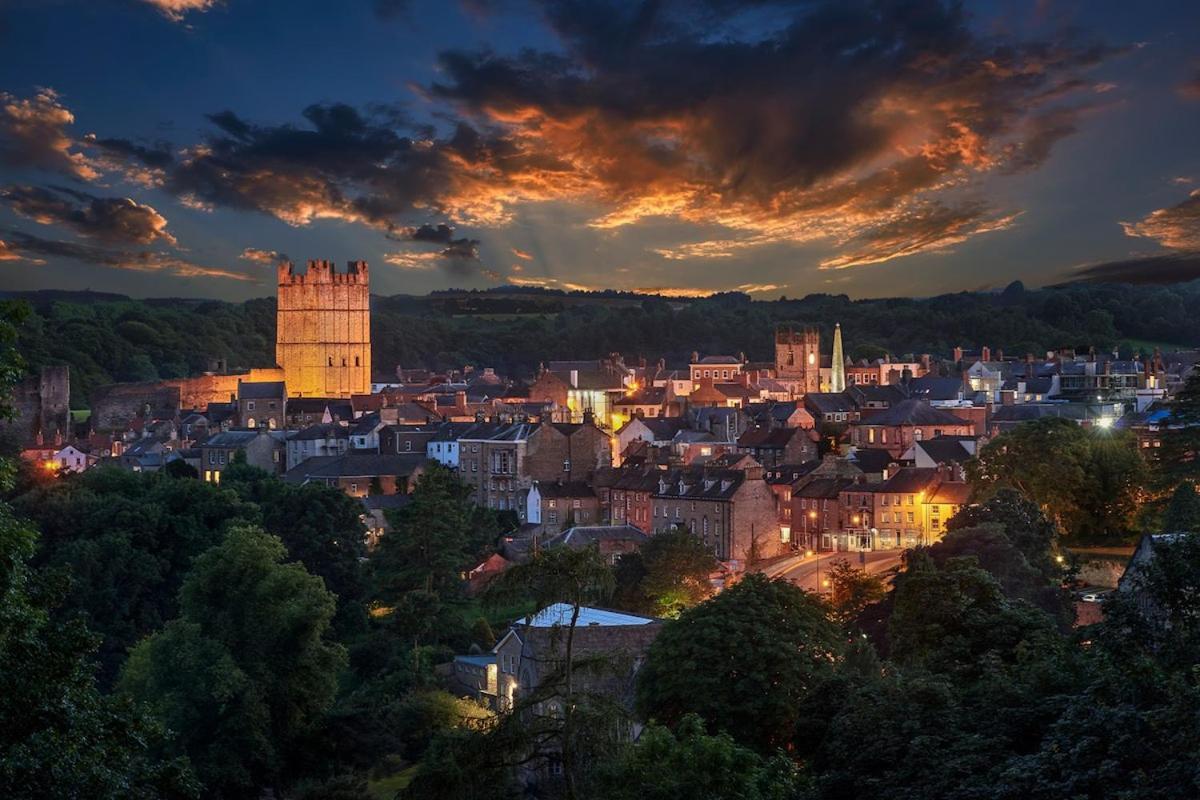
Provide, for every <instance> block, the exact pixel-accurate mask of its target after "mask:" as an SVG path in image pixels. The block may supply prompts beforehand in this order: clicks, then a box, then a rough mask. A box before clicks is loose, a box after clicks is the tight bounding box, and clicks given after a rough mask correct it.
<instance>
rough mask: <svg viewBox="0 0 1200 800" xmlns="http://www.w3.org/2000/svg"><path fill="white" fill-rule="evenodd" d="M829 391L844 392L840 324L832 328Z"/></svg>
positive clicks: (844, 360) (843, 365)
mask: <svg viewBox="0 0 1200 800" xmlns="http://www.w3.org/2000/svg"><path fill="white" fill-rule="evenodd" d="M829 391H831V392H844V391H846V357H845V356H844V355H843V354H842V323H840V322H839V323H837V324H835V325H834V326H833V355H832V356H830V359H829Z"/></svg>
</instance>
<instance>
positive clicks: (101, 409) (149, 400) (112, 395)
mask: <svg viewBox="0 0 1200 800" xmlns="http://www.w3.org/2000/svg"><path fill="white" fill-rule="evenodd" d="M147 408H148V409H149V414H150V418H151V419H172V418H174V417H175V415H176V414H177V413H178V412H179V387H178V386H172V385H169V384H164V383H157V382H155V383H114V384H110V385H108V386H98V387H96V388H95V389H93V390H92V418H91V419H92V427H93V428H95V429H96V430H98V431H112V430H123V429H124V428H126V427H127V426H128V425H129V423H130V422H131V421H133V418H134V417H137V416H139V415H141V414H142V413H143V412H144V411H145V410H146V409H147Z"/></svg>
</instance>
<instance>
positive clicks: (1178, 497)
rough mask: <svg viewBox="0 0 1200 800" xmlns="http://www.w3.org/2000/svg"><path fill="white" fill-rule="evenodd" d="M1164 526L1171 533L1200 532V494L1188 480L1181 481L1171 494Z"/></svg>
mask: <svg viewBox="0 0 1200 800" xmlns="http://www.w3.org/2000/svg"><path fill="white" fill-rule="evenodd" d="M1162 528H1163V530H1164V531H1167V532H1169V533H1173V532H1176V531H1191V532H1193V533H1200V495H1197V494H1196V489H1195V487H1194V486H1193V485H1192V484H1191V483H1189V482H1188V481H1183V482H1181V483H1180V484H1179V486H1178V487H1176V489H1175V491H1174V492H1173V493H1172V494H1171V502H1170V503H1169V504H1167V513H1166V515H1165V516H1164V517H1163V525H1162Z"/></svg>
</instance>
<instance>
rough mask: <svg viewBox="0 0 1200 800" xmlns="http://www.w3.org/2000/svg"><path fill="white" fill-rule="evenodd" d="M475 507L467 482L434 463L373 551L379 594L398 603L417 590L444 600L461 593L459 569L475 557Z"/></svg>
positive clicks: (396, 514)
mask: <svg viewBox="0 0 1200 800" xmlns="http://www.w3.org/2000/svg"><path fill="white" fill-rule="evenodd" d="M473 509H474V507H473V504H472V503H471V502H470V489H469V488H468V487H467V486H466V484H464V483H463V482H462V481H460V480H459V479H458V476H456V475H455V474H454V473H453V472H451V471H450V470H448V469H446V468H445V467H442V466H437V465H435V466H431V467H430V468H429V470H428V471H426V472H425V473H424V474H423V475H422V476H421V477H420V478H419V479H418V480H417V484H416V486H415V487H414V488H413V492H412V495H411V496H410V500H409V503H408V504H407V505H406V506H404V507H403V508H401V509H400V510H399V511H397V512H395V513H394V514H392V515H391V521H392V533H391V534H389V535H388V536H385V537H384V538H383V539H382V540H381V541H380V543H379V546H378V547H377V548H376V550H375V554H374V556H373V558H372V560H371V564H372V569H373V572H374V584H375V585H374V595H375V597H376V599H377V600H378V601H379V602H382V603H395V602H397V601H399V600H400V598H401V597H402V596H403V594H404V593H405V592H410V591H415V590H421V591H424V592H432V593H435V594H437V595H438V596H440V597H442V598H443V599H451V598H455V597H458V596H460V595H461V593H462V586H461V579H460V577H459V574H460V572H461V571H462V569H463V568H464V567H465V566H467V562H468V561H469V560H470V556H471V553H470V550H469V545H468V539H469V536H470V530H471V521H472V519H473V515H474V510H473Z"/></svg>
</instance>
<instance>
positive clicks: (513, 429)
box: [458, 422, 540, 442]
mask: <svg viewBox="0 0 1200 800" xmlns="http://www.w3.org/2000/svg"><path fill="white" fill-rule="evenodd" d="M539 424H540V423H534V422H514V423H512V424H511V425H510V424H504V423H486V422H485V423H479V424H478V425H477V427H474V428H471V429H470V430H468V431H467V432H465V433H464V434H462V435H461V436H459V437H458V439H459V441H460V442H462V441H472V442H475V441H487V442H523V441H525V440H526V439H528V438H529V437H530V436H531V435H532V434H533V432H534V431H536V430H537V429H538V427H539Z"/></svg>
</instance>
